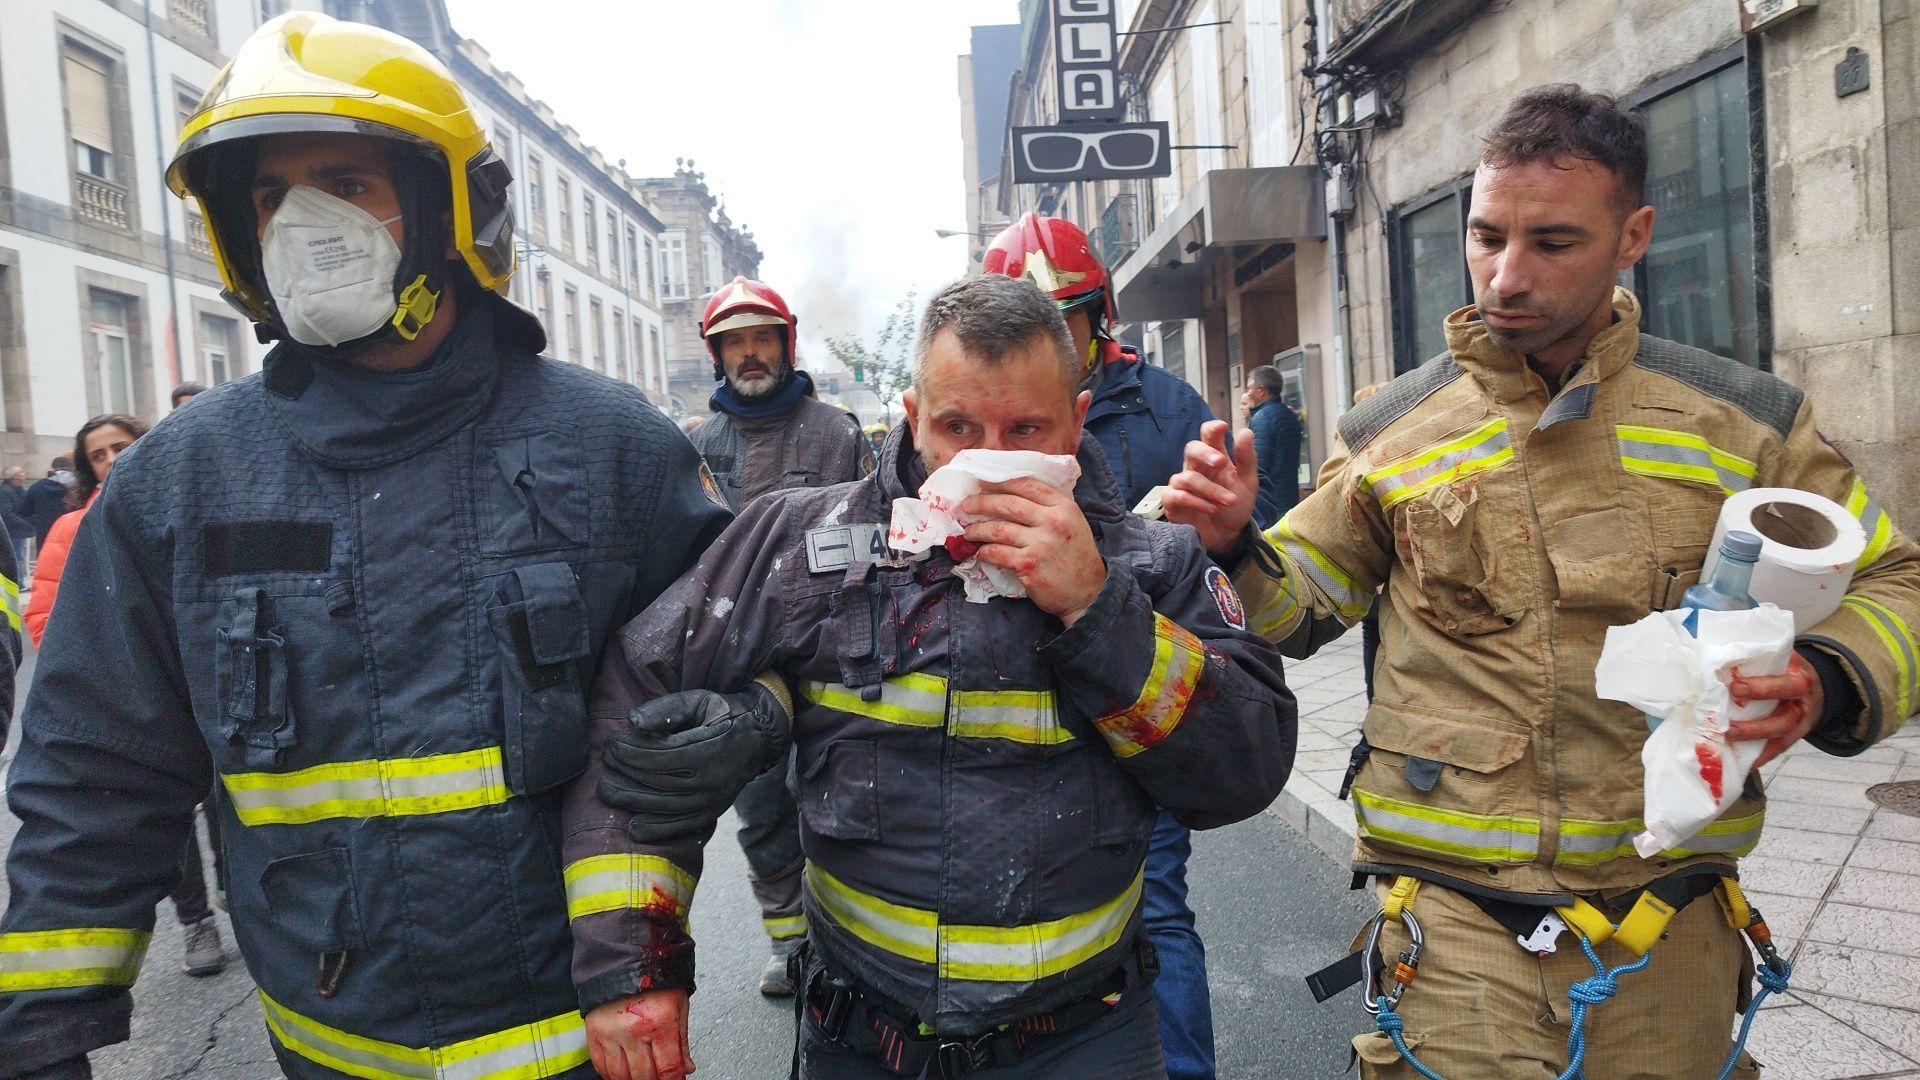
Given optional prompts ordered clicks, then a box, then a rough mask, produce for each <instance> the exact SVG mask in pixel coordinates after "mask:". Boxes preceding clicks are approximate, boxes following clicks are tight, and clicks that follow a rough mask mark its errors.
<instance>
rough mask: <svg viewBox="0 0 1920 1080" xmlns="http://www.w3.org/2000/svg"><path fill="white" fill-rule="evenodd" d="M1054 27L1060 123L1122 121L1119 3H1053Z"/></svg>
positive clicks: (1078, 0) (1070, 0) (1061, 0)
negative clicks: (1117, 27) (1115, 17)
mask: <svg viewBox="0 0 1920 1080" xmlns="http://www.w3.org/2000/svg"><path fill="white" fill-rule="evenodd" d="M1053 26H1054V42H1053V65H1054V68H1055V69H1056V70H1057V71H1058V72H1059V73H1060V119H1061V120H1063V121H1065V122H1066V123H1069V124H1073V123H1081V122H1092V123H1113V122H1115V121H1118V120H1120V119H1121V118H1122V112H1121V107H1120V73H1119V69H1118V67H1117V64H1118V61H1119V59H1120V45H1119V42H1120V36H1119V34H1118V33H1116V32H1115V28H1114V25H1113V0H1053Z"/></svg>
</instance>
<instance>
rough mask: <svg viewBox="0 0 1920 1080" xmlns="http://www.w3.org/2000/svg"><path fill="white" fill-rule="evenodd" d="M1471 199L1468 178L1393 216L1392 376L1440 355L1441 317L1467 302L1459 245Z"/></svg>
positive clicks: (1443, 346) (1466, 281) (1443, 348)
mask: <svg viewBox="0 0 1920 1080" xmlns="http://www.w3.org/2000/svg"><path fill="white" fill-rule="evenodd" d="M1472 196H1473V180H1472V177H1470V176H1469V177H1463V178H1461V179H1459V180H1456V181H1454V182H1453V183H1451V184H1449V185H1447V186H1446V187H1444V188H1441V189H1440V190H1438V191H1435V192H1433V193H1431V194H1429V195H1426V196H1423V197H1421V198H1419V199H1416V200H1414V201H1413V202H1411V203H1408V204H1407V205H1405V206H1402V207H1400V208H1399V209H1398V210H1396V211H1394V213H1393V216H1392V232H1391V234H1390V237H1391V241H1392V254H1391V259H1392V262H1393V268H1394V274H1393V282H1394V289H1393V321H1394V371H1396V372H1401V371H1411V370H1413V369H1414V368H1416V367H1419V366H1420V365H1421V364H1423V363H1425V362H1426V361H1427V360H1429V359H1431V358H1432V357H1435V356H1438V355H1439V354H1441V353H1443V352H1445V351H1446V350H1447V334H1446V319H1447V316H1448V315H1451V314H1453V312H1454V311H1455V310H1457V309H1459V308H1461V307H1463V306H1465V305H1467V304H1470V303H1472V302H1473V287H1472V285H1471V284H1470V282H1469V279H1468V277H1467V256H1466V246H1465V243H1466V241H1465V236H1466V221H1467V204H1468V203H1469V202H1470V201H1471V199H1472Z"/></svg>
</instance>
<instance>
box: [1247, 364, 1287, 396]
mask: <svg viewBox="0 0 1920 1080" xmlns="http://www.w3.org/2000/svg"><path fill="white" fill-rule="evenodd" d="M1247 385H1248V386H1257V387H1259V388H1260V389H1262V390H1265V391H1266V392H1267V396H1268V397H1270V398H1274V399H1275V400H1278V399H1279V397H1280V389H1281V387H1282V386H1284V385H1285V384H1284V383H1283V382H1281V380H1280V369H1279V368H1277V367H1274V366H1273V365H1272V364H1261V365H1260V366H1259V367H1257V368H1254V369H1253V370H1252V371H1249V372H1247Z"/></svg>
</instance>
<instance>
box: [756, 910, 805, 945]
mask: <svg viewBox="0 0 1920 1080" xmlns="http://www.w3.org/2000/svg"><path fill="white" fill-rule="evenodd" d="M760 925H761V926H763V927H765V928H766V931H767V936H768V937H770V938H772V939H773V940H775V941H785V940H786V939H788V938H797V937H800V936H801V935H803V934H805V933H806V932H807V917H806V916H805V915H789V916H787V917H786V918H784V919H761V920H760Z"/></svg>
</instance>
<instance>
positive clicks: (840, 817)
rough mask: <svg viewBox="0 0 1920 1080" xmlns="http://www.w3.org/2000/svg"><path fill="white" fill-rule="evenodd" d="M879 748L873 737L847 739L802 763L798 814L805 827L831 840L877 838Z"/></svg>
mask: <svg viewBox="0 0 1920 1080" xmlns="http://www.w3.org/2000/svg"><path fill="white" fill-rule="evenodd" d="M879 753H880V751H879V745H878V744H877V743H875V742H874V741H873V740H872V739H845V740H840V741H837V742H831V743H828V744H827V748H826V753H824V754H821V755H820V756H819V757H817V758H814V759H813V760H812V761H809V762H805V763H803V764H802V767H801V770H800V777H801V779H800V799H799V802H800V816H801V818H802V819H804V820H805V821H806V823H807V828H809V829H811V830H813V831H814V832H815V833H816V834H818V835H820V836H824V837H827V838H829V839H833V840H847V841H853V842H856V843H857V842H866V841H874V840H878V839H880V785H879V779H880V767H879Z"/></svg>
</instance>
